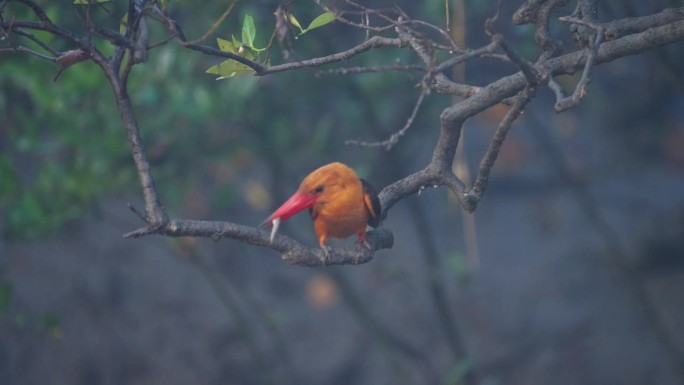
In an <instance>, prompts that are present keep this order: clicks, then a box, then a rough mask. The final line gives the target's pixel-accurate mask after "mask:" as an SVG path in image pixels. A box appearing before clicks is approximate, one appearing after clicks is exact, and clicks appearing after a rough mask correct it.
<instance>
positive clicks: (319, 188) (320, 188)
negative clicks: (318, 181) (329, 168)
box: [311, 185, 323, 194]
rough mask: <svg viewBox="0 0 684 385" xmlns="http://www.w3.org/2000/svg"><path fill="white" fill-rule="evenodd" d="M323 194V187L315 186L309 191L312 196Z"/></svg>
mask: <svg viewBox="0 0 684 385" xmlns="http://www.w3.org/2000/svg"><path fill="white" fill-rule="evenodd" d="M322 192H323V185H320V186H317V187H316V188H315V189H313V190H311V193H312V194H320V193H322Z"/></svg>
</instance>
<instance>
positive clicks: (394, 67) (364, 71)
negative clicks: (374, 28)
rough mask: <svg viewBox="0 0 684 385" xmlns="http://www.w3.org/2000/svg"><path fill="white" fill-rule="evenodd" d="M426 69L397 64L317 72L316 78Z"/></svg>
mask: <svg viewBox="0 0 684 385" xmlns="http://www.w3.org/2000/svg"><path fill="white" fill-rule="evenodd" d="M425 70H426V69H425V67H423V66H419V65H401V64H395V65H391V66H373V67H343V68H335V69H332V70H325V71H316V74H315V76H316V77H321V76H330V75H342V76H344V75H359V74H369V73H378V72H388V71H420V72H425Z"/></svg>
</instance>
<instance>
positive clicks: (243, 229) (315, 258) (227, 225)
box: [124, 218, 394, 266]
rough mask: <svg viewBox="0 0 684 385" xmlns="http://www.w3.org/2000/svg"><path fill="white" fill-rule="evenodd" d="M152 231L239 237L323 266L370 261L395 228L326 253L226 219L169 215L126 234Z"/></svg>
mask: <svg viewBox="0 0 684 385" xmlns="http://www.w3.org/2000/svg"><path fill="white" fill-rule="evenodd" d="M149 234H160V235H166V236H170V237H201V238H211V239H214V240H219V239H221V238H233V239H239V240H241V241H243V242H247V243H249V244H251V245H255V246H261V247H267V248H270V249H273V250H275V251H277V252H279V253H280V255H281V257H282V258H283V260H284V261H285V262H287V263H289V264H292V265H301V266H323V265H348V264H361V263H366V262H368V261H370V260H371V259H372V258H373V254H374V253H375V251H377V250H380V249H390V248H392V246H393V243H394V236H393V235H392V232H390V231H389V230H387V229H384V228H379V229H376V230H372V231H369V232H368V233H366V241H367V242H368V245H370V248H367V247H365V246H364V245H362V244H360V243H357V244H356V245H355V246H354V247H344V248H335V249H331V250H329V252H328V255H327V256H326V254H325V252H324V251H323V249H321V248H319V247H309V246H305V245H303V244H301V243H299V242H297V241H296V240H294V239H292V238H290V237H288V236H285V235H282V234H276V236H275V238H274V239H273V242H271V240H270V232H268V231H266V230H264V229H262V228H257V227H250V226H243V225H238V224H235V223H231V222H224V221H203V220H190V219H177V218H170V219H168V220H167V221H166V222H165V223H164V224H163V225H161V226H155V225H154V224H151V225H150V226H148V227H143V228H140V229H138V230H135V231H132V232H130V233H128V234H125V235H124V238H138V237H142V236H145V235H149Z"/></svg>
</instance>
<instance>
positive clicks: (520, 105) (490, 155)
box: [468, 87, 536, 209]
mask: <svg viewBox="0 0 684 385" xmlns="http://www.w3.org/2000/svg"><path fill="white" fill-rule="evenodd" d="M535 93H536V88H535V87H527V88H525V89H524V90H523V91H522V92H521V93H520V94H519V95H518V96H517V97H515V102H514V103H513V106H511V109H510V110H508V112H507V113H506V116H504V118H503V120H501V123H499V128H497V130H496V133H495V134H494V138H493V139H492V142H491V143H490V144H489V149H488V150H487V153H486V154H485V156H484V158H482V162H481V163H480V169H479V170H478V172H477V179H475V183H474V184H473V187H472V188H471V189H470V191H469V192H468V195H469V196H471V197H472V198H474V203H477V201H479V200H480V199H482V197H483V196H484V193H485V190H486V189H487V183H488V182H489V173H490V172H491V171H492V167H494V163H495V162H496V158H497V157H498V156H499V151H500V150H501V146H502V145H503V142H504V140H505V139H506V135H507V134H508V130H509V129H510V128H511V125H512V124H513V122H514V121H515V120H516V119H517V118H518V117H519V116H520V114H522V112H523V110H524V109H525V106H526V105H527V103H529V102H530V100H532V98H533V97H534V94H535ZM473 209H474V207H473Z"/></svg>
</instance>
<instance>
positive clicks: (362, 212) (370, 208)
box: [261, 162, 381, 254]
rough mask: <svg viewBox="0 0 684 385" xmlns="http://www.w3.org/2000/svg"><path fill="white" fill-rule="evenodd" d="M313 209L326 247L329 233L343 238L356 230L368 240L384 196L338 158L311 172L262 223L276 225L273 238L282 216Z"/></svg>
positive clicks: (319, 232) (361, 236)
mask: <svg viewBox="0 0 684 385" xmlns="http://www.w3.org/2000/svg"><path fill="white" fill-rule="evenodd" d="M304 209H309V214H311V219H313V221H314V231H315V232H316V236H317V237H318V242H319V244H320V245H321V247H322V248H323V250H325V252H326V254H327V253H328V249H327V248H326V246H325V242H326V240H327V239H328V237H333V238H338V239H343V238H347V237H348V236H350V235H352V234H356V235H358V237H359V240H358V241H359V242H362V243H363V244H364V245H366V246H368V243H367V242H366V225H370V226H372V227H373V228H375V227H378V225H379V224H380V212H381V208H380V200H379V199H378V195H377V194H376V193H375V190H374V189H373V187H372V186H371V185H370V184H369V183H368V182H366V181H365V180H363V179H361V178H359V177H358V176H357V175H356V173H355V172H354V170H352V169H351V168H349V167H348V166H346V165H344V164H342V163H339V162H335V163H330V164H327V165H325V166H323V167H321V168H319V169H317V170H315V171H314V172H312V173H311V174H309V175H307V176H306V178H304V180H303V181H302V183H301V184H300V185H299V188H298V189H297V192H295V193H294V195H292V196H291V197H290V199H288V200H287V201H286V202H285V203H283V204H282V206H280V207H279V208H278V209H277V210H276V211H275V212H274V213H273V214H271V216H269V217H268V218H266V220H265V221H264V222H263V223H262V224H261V225H262V226H266V227H270V226H273V230H272V231H271V241H273V237H274V236H275V234H276V232H277V231H278V227H279V226H280V221H281V220H286V219H288V218H290V217H291V216H293V215H295V214H297V213H298V212H300V211H302V210H304Z"/></svg>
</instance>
